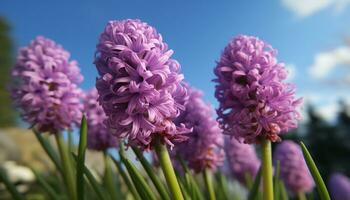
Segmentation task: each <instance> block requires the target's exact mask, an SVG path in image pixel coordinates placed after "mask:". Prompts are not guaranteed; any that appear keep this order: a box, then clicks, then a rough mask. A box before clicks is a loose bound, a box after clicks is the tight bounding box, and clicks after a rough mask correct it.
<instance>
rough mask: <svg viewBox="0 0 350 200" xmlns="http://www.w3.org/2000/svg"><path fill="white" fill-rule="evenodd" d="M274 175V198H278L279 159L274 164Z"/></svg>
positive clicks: (276, 199)
mask: <svg viewBox="0 0 350 200" xmlns="http://www.w3.org/2000/svg"><path fill="white" fill-rule="evenodd" d="M275 167H276V168H275V176H274V177H273V192H274V195H273V196H274V199H275V200H278V199H279V197H280V188H279V184H278V181H279V178H280V161H279V160H277V162H276V166H275Z"/></svg>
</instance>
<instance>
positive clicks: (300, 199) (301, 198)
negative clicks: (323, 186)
mask: <svg viewBox="0 0 350 200" xmlns="http://www.w3.org/2000/svg"><path fill="white" fill-rule="evenodd" d="M298 200H306V196H305V193H304V192H298Z"/></svg>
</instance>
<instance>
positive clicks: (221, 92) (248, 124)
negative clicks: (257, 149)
mask: <svg viewBox="0 0 350 200" xmlns="http://www.w3.org/2000/svg"><path fill="white" fill-rule="evenodd" d="M276 54H277V53H276V50H274V49H273V48H272V47H271V46H270V45H269V44H267V43H265V42H263V41H261V40H259V39H258V38H255V37H251V36H245V35H240V36H238V37H236V38H234V39H233V40H232V41H231V42H230V43H229V44H228V45H227V46H226V47H225V50H224V52H223V53H222V55H221V58H220V60H219V62H218V63H217V66H216V68H215V70H214V72H215V75H216V76H217V78H216V79H215V80H214V81H215V82H216V83H217V84H216V91H215V96H216V98H217V99H218V101H219V103H220V106H219V109H218V110H217V113H218V119H219V122H220V123H221V124H222V125H223V129H224V133H225V134H229V135H234V136H235V137H236V138H243V139H244V142H245V143H255V142H259V139H262V138H264V139H268V140H271V141H273V142H275V141H278V140H280V137H279V135H280V134H282V133H284V132H286V131H288V130H289V129H290V128H296V127H297V119H298V118H299V113H298V112H297V110H296V107H297V105H299V104H300V103H301V99H297V100H296V99H295V97H294V93H295V91H294V87H293V86H292V85H290V84H286V83H284V82H283V80H285V79H286V78H287V71H286V69H285V68H284V64H283V63H278V62H277V59H276Z"/></svg>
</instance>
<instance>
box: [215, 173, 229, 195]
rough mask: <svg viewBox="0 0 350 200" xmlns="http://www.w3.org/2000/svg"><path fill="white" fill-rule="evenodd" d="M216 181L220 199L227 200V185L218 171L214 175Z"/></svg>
mask: <svg viewBox="0 0 350 200" xmlns="http://www.w3.org/2000/svg"><path fill="white" fill-rule="evenodd" d="M216 179H217V182H218V189H219V191H220V194H221V195H222V199H223V200H229V199H230V198H229V197H228V188H227V186H228V183H227V180H226V178H225V176H223V174H222V173H221V172H220V171H219V172H218V173H217V175H216Z"/></svg>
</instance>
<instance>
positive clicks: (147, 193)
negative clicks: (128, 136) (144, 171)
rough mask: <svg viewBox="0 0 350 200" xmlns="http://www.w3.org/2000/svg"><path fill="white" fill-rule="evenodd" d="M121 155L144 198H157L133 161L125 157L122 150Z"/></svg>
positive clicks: (154, 199) (151, 199)
mask: <svg viewBox="0 0 350 200" xmlns="http://www.w3.org/2000/svg"><path fill="white" fill-rule="evenodd" d="M122 148H123V147H122ZM119 155H120V158H121V160H122V162H123V163H124V165H125V167H126V169H127V170H128V172H129V174H130V177H131V179H132V181H133V182H134V184H135V187H136V189H137V191H138V192H139V194H140V196H141V197H142V199H149V200H156V199H157V198H156V197H155V196H154V193H153V192H152V190H151V188H150V187H149V185H148V184H147V182H146V180H145V179H144V177H142V175H141V173H140V172H139V171H138V170H137V168H136V167H135V165H133V164H132V163H131V161H130V160H129V159H128V158H126V157H125V155H124V153H123V152H120V153H119Z"/></svg>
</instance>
